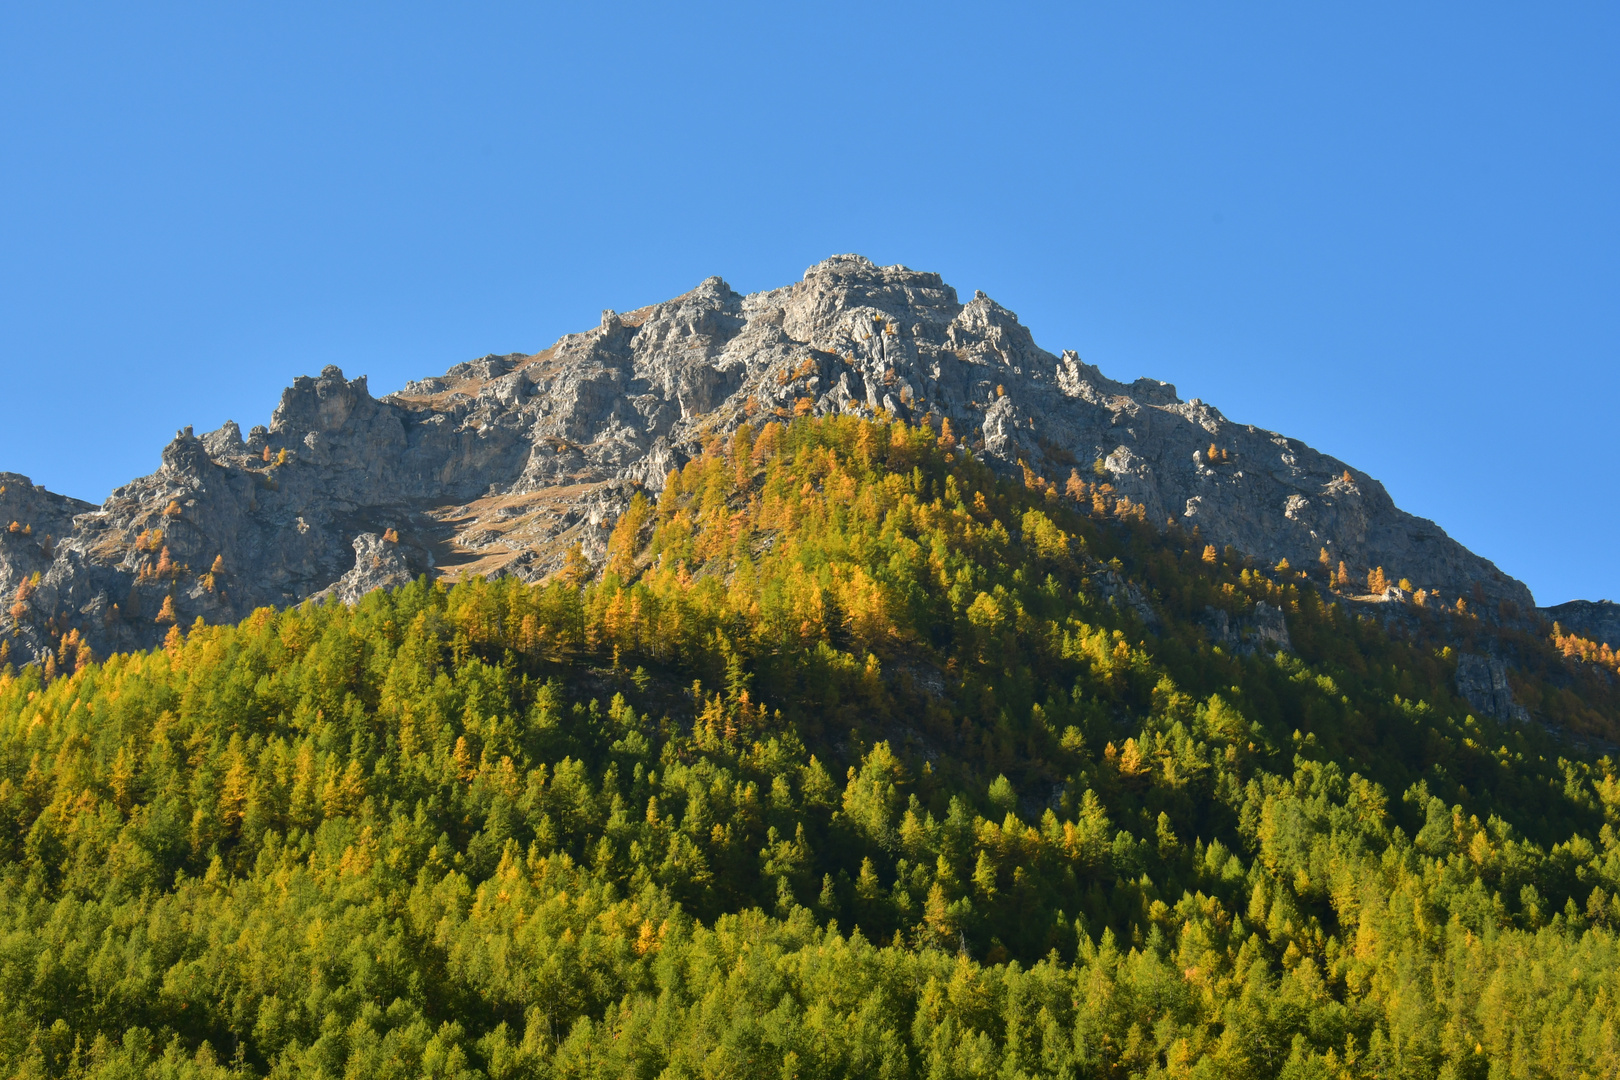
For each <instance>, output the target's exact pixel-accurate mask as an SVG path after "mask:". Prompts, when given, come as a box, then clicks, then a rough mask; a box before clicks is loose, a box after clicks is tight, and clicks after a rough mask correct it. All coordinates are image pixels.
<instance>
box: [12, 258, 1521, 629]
mask: <svg viewBox="0 0 1620 1080" xmlns="http://www.w3.org/2000/svg"><path fill="white" fill-rule="evenodd" d="M879 411H882V412H883V413H884V414H885V415H889V416H894V417H897V418H901V419H905V420H908V421H909V422H912V423H920V422H922V420H923V419H924V417H929V418H931V422H932V423H933V424H934V425H935V426H936V427H937V426H938V425H940V424H942V423H944V422H946V421H949V423H950V424H951V426H952V429H953V431H954V432H955V434H956V437H957V438H959V439H961V440H962V441H963V442H964V443H965V444H967V445H969V446H970V447H971V448H972V449H973V451H974V453H975V454H977V455H979V457H980V459H981V460H983V461H986V462H988V463H990V464H992V465H994V466H996V467H997V468H998V469H1000V470H1001V471H1003V472H1005V473H1008V474H1010V475H1015V476H1016V475H1018V474H1019V473H1020V471H1021V469H1022V468H1023V467H1028V468H1030V469H1032V470H1033V471H1034V473H1035V474H1036V475H1038V476H1040V477H1043V478H1046V479H1050V480H1055V481H1056V482H1058V483H1060V484H1062V483H1064V482H1065V481H1066V479H1067V478H1068V477H1069V475H1070V474H1071V473H1072V472H1075V471H1078V473H1079V474H1080V475H1081V476H1082V477H1083V478H1084V479H1086V480H1087V481H1088V482H1089V481H1091V480H1094V479H1096V474H1098V473H1106V476H1107V479H1108V482H1109V484H1110V485H1111V488H1112V491H1113V492H1114V493H1115V494H1117V495H1118V496H1119V497H1122V498H1129V499H1131V501H1132V503H1133V504H1134V505H1137V506H1140V507H1142V509H1143V511H1144V513H1145V514H1146V515H1147V518H1148V520H1149V521H1151V522H1152V523H1154V524H1155V525H1159V526H1163V525H1164V524H1166V523H1167V522H1169V521H1172V520H1173V521H1176V522H1178V523H1179V524H1181V525H1182V526H1183V527H1185V528H1189V529H1190V528H1192V527H1193V526H1194V525H1196V526H1197V527H1198V528H1199V530H1200V532H1201V534H1202V535H1203V536H1204V537H1205V538H1206V540H1207V541H1208V542H1210V543H1213V544H1215V545H1216V546H1217V548H1222V549H1224V548H1225V547H1226V546H1227V545H1230V546H1232V547H1234V548H1235V549H1236V550H1238V551H1241V552H1243V553H1245V554H1247V555H1251V556H1253V557H1255V558H1257V559H1260V560H1262V561H1263V562H1265V563H1266V564H1267V565H1273V564H1275V563H1277V562H1278V561H1279V560H1281V559H1283V558H1286V559H1288V560H1289V562H1290V564H1291V565H1294V566H1297V567H1302V568H1303V567H1314V566H1316V565H1317V561H1318V559H1319V558H1321V557H1322V554H1321V553H1322V552H1324V551H1325V552H1326V553H1327V558H1328V560H1329V562H1330V565H1332V566H1334V567H1337V565H1338V564H1339V563H1340V562H1343V563H1344V564H1345V565H1346V567H1347V568H1348V569H1349V571H1350V572H1351V573H1352V574H1354V575H1355V576H1356V578H1357V580H1358V581H1359V582H1364V581H1365V579H1366V574H1367V572H1368V571H1369V570H1371V569H1375V568H1378V567H1383V568H1384V569H1385V571H1386V576H1387V578H1388V581H1389V583H1390V584H1395V583H1397V582H1399V581H1400V580H1402V579H1405V580H1409V581H1411V582H1413V583H1414V587H1415V588H1422V589H1424V590H1426V591H1427V592H1428V593H1429V594H1431V595H1433V596H1435V597H1437V598H1443V600H1444V602H1446V603H1448V604H1455V602H1456V600H1457V599H1458V598H1465V599H1466V600H1467V602H1469V603H1475V602H1476V597H1477V598H1478V600H1479V601H1480V602H1479V604H1478V606H1480V607H1482V608H1487V609H1489V611H1488V612H1487V614H1489V615H1490V616H1491V617H1495V615H1496V613H1497V608H1498V607H1499V606H1500V605H1501V604H1503V603H1504V602H1505V603H1506V604H1507V605H1508V606H1509V607H1508V610H1509V611H1510V612H1516V613H1521V614H1528V613H1530V612H1531V611H1532V610H1533V601H1532V599H1531V596H1530V592H1529V590H1528V589H1526V588H1525V587H1524V586H1523V585H1522V584H1521V583H1519V582H1517V581H1515V580H1513V579H1511V578H1509V577H1507V576H1506V575H1504V574H1502V573H1501V572H1500V571H1499V570H1497V569H1496V567H1494V566H1493V565H1491V564H1490V563H1489V562H1487V561H1486V560H1484V559H1481V558H1479V557H1477V556H1475V555H1473V554H1472V553H1471V552H1469V551H1468V550H1466V549H1465V548H1463V547H1462V546H1461V545H1459V544H1457V543H1455V542H1454V541H1452V540H1451V539H1449V538H1448V537H1447V536H1446V534H1445V533H1444V532H1443V531H1442V530H1441V529H1440V528H1439V527H1438V526H1436V525H1434V524H1433V523H1432V522H1428V521H1424V520H1422V519H1419V518H1416V517H1413V516H1412V515H1410V514H1406V513H1404V512H1402V511H1401V510H1399V509H1398V508H1397V507H1396V506H1395V505H1394V504H1393V503H1392V501H1391V500H1390V498H1389V496H1388V494H1387V493H1386V492H1385V491H1384V489H1383V487H1382V485H1380V484H1379V483H1378V482H1377V481H1375V480H1373V479H1372V478H1371V477H1368V476H1367V475H1365V474H1364V473H1361V472H1358V471H1357V470H1355V469H1354V468H1351V467H1350V466H1348V465H1346V464H1345V463H1344V462H1341V461H1337V460H1335V459H1333V458H1330V457H1327V456H1325V455H1322V454H1319V453H1316V452H1315V451H1313V450H1312V449H1310V448H1309V447H1308V446H1305V445H1304V444H1302V443H1300V442H1299V441H1297V440H1294V439H1289V438H1286V437H1284V436H1281V435H1278V434H1276V433H1274V432H1270V431H1263V430H1260V429H1257V428H1255V427H1253V426H1250V425H1245V424H1235V423H1232V422H1230V421H1228V420H1227V419H1225V418H1224V417H1223V416H1222V415H1221V414H1220V412H1218V411H1217V410H1216V409H1215V408H1214V407H1213V406H1210V405H1207V404H1205V403H1203V402H1201V401H1199V400H1197V399H1193V400H1191V401H1182V400H1181V399H1179V398H1178V397H1177V396H1176V391H1175V388H1174V387H1172V386H1170V385H1168V384H1166V383H1160V382H1155V381H1153V380H1151V379H1138V380H1137V381H1136V382H1134V383H1129V384H1123V383H1117V382H1114V381H1113V380H1111V379H1108V378H1106V377H1104V376H1103V375H1102V374H1101V373H1100V372H1099V371H1098V370H1097V369H1096V368H1094V367H1091V366H1089V365H1087V364H1085V363H1083V362H1081V361H1080V360H1079V358H1078V357H1076V356H1075V355H1074V354H1073V353H1072V352H1064V353H1062V354H1061V355H1054V354H1052V353H1050V352H1047V351H1045V350H1044V349H1041V348H1040V347H1039V346H1037V345H1036V344H1035V342H1034V339H1033V338H1032V337H1031V336H1030V333H1029V331H1028V330H1027V329H1025V328H1024V327H1023V326H1022V325H1021V324H1020V323H1019V322H1018V320H1017V317H1016V316H1015V315H1013V313H1012V312H1010V311H1008V310H1006V309H1005V308H1003V307H1001V306H1000V305H998V304H997V303H995V302H994V301H993V300H990V299H988V298H987V297H985V296H983V295H982V294H980V295H977V296H975V297H974V298H973V299H972V300H970V301H968V302H967V303H966V304H963V303H960V302H959V301H958V299H957V295H956V291H955V290H954V289H952V288H951V287H950V286H948V285H946V284H944V283H943V282H942V281H941V280H940V278H939V276H938V275H937V274H929V273H919V272H916V271H912V270H908V269H906V268H904V267H877V266H874V265H872V264H871V263H870V262H868V261H867V260H865V259H862V258H859V257H856V256H841V257H837V258H833V259H829V260H827V261H826V262H823V263H821V264H818V265H817V266H814V267H812V268H810V269H809V270H808V271H806V273H805V275H804V279H803V280H802V281H801V282H799V283H798V284H795V285H791V286H788V287H786V288H781V289H775V290H772V291H769V292H762V293H755V294H752V295H748V296H742V295H739V294H737V293H735V292H733V291H732V290H731V289H730V288H729V287H728V286H727V285H726V284H725V282H723V281H721V280H720V279H719V278H710V279H709V280H707V281H705V282H704V283H703V284H701V285H700V286H698V287H697V288H696V289H694V290H693V291H692V292H690V293H687V294H686V295H684V296H681V297H678V298H676V299H674V300H671V301H668V302H666V303H662V304H656V305H653V306H651V307H647V308H642V309H640V310H638V311H635V312H631V313H629V314H627V315H619V314H615V313H613V312H611V311H610V312H604V313H603V316H602V321H601V325H600V326H599V327H598V328H596V329H594V330H590V331H587V332H585V333H581V334H569V335H566V336H565V337H563V338H562V339H561V340H560V341H558V342H557V343H556V344H555V345H553V346H552V347H551V348H549V349H546V350H544V351H543V352H540V353H537V354H535V355H532V356H522V355H512V356H489V357H485V358H484V359H482V360H478V361H474V362H472V363H468V364H462V365H459V366H458V367H456V368H454V369H452V370H451V371H450V372H449V373H448V374H446V375H445V376H443V377H440V378H433V379H426V380H423V381H420V382H415V383H411V384H410V385H408V386H406V387H405V388H404V389H403V390H402V391H400V392H399V393H395V394H391V395H389V396H387V397H385V398H382V399H376V398H373V397H372V396H371V394H370V392H369V390H368V388H367V384H366V380H365V379H364V378H363V377H362V378H357V379H353V380H349V379H345V378H344V376H343V373H342V372H341V371H339V370H338V369H337V368H335V367H328V368H327V369H326V370H325V371H324V372H322V373H321V375H320V376H319V377H316V378H299V379H297V380H295V381H294V383H293V385H292V386H291V387H290V388H289V389H288V390H287V391H286V392H285V393H284V395H283V397H282V400H281V404H280V405H279V406H278V407H277V408H276V410H275V414H274V416H273V417H272V418H271V421H270V424H269V425H268V426H267V427H265V426H257V427H254V428H252V430H251V431H249V433H248V434H247V436H246V437H245V438H244V437H243V436H242V433H241V431H240V429H239V428H238V426H237V425H236V424H234V423H227V424H226V425H225V426H224V427H223V428H221V429H219V430H217V431H214V432H211V433H209V434H206V435H203V436H201V437H197V436H194V435H193V434H191V432H190V429H186V430H185V431H183V432H181V433H180V434H179V435H177V436H176V438H175V439H174V441H173V442H172V443H170V444H169V446H167V447H166V448H164V450H163V455H162V457H163V465H162V467H161V468H160V469H159V470H158V471H157V472H155V473H153V474H152V475H150V476H145V477H141V478H139V479H137V480H134V481H132V482H131V483H129V484H127V485H125V486H124V487H121V488H119V489H117V490H116V491H114V492H113V493H112V495H111V496H110V497H109V498H108V499H107V500H106V502H104V503H103V504H102V505H101V506H100V507H93V506H89V505H87V504H83V503H77V502H74V501H72V500H66V499H62V498H60V497H57V496H54V495H50V494H48V493H46V492H43V491H42V490H40V489H37V488H35V487H34V486H33V485H31V484H30V483H28V482H27V480H26V479H24V478H21V477H15V476H6V477H4V478H0V487H3V488H4V491H3V493H0V517H3V518H4V521H3V522H0V526H4V525H6V524H9V523H10V522H12V521H16V522H18V524H19V528H26V529H29V530H31V531H30V532H29V533H28V534H27V535H20V534H12V533H3V532H0V596H5V597H9V598H11V599H10V600H8V602H7V603H6V604H4V605H0V633H6V634H9V635H10V636H11V637H13V638H14V639H15V641H14V643H13V645H12V648H13V650H14V651H18V650H20V651H21V652H22V653H26V654H27V655H28V656H31V657H35V658H41V659H42V658H43V657H44V655H45V654H46V652H47V651H50V650H52V649H55V648H57V647H58V644H59V641H60V636H61V634H62V633H64V632H67V631H69V630H76V631H77V632H78V636H79V639H80V640H83V641H85V642H87V643H89V644H90V645H91V647H92V648H93V649H95V650H96V652H97V653H98V654H99V655H106V654H107V653H109V652H111V651H114V650H117V649H127V648H139V647H146V646H150V645H153V644H155V643H157V642H158V641H161V640H162V638H163V634H164V632H165V631H166V629H167V627H168V626H169V625H172V624H173V623H176V622H178V623H180V624H183V625H189V624H190V623H191V622H192V621H193V620H194V619H196V618H198V617H201V618H203V619H204V620H205V621H207V622H211V623H214V622H226V621H235V620H237V619H240V618H243V617H245V616H246V615H247V614H249V613H250V612H251V611H253V610H254V609H255V608H257V607H260V606H264V605H272V606H278V605H284V604H288V603H294V602H297V601H299V600H302V599H304V598H306V597H308V596H311V595H314V594H316V593H319V592H321V591H323V590H329V589H331V590H335V591H336V592H338V593H339V594H341V595H343V596H345V597H347V598H350V599H352V598H354V597H355V596H358V595H360V594H361V593H363V592H364V591H366V590H367V589H368V588H372V587H377V586H379V585H383V584H390V583H395V584H397V583H399V582H401V581H404V580H409V579H410V578H412V577H414V576H416V575H417V574H419V573H423V572H432V573H434V574H436V575H446V576H449V577H451V578H458V577H460V576H463V575H466V574H472V573H482V574H486V575H489V574H496V573H501V574H512V575H516V576H518V577H521V578H522V579H524V580H526V581H535V580H539V579H541V578H543V577H545V576H546V575H548V574H549V573H552V572H554V571H555V570H556V569H557V568H558V567H560V566H561V565H562V561H563V558H564V556H565V554H566V552H567V551H568V550H569V549H570V548H571V547H573V546H574V545H576V544H577V545H580V546H581V547H582V548H583V550H584V552H585V553H586V555H587V556H590V557H593V558H600V554H601V550H602V545H603V543H604V541H605V537H606V535H607V530H608V528H609V527H610V526H611V523H612V522H613V521H614V520H615V519H616V518H617V516H618V515H619V514H620V513H622V512H623V510H624V508H625V506H627V505H628V503H629V499H630V497H631V495H632V494H633V493H634V492H635V491H636V490H638V489H639V490H646V491H648V492H650V493H653V494H656V493H657V492H658V490H659V489H660V488H661V486H662V485H663V483H664V478H665V476H666V475H667V474H668V473H669V471H670V470H671V469H672V468H676V467H679V466H680V465H682V464H683V463H684V462H686V461H688V460H691V459H692V458H693V457H694V456H696V455H697V454H698V453H700V452H701V448H702V445H703V443H704V442H705V440H707V439H710V438H714V437H717V436H718V437H726V436H728V435H729V434H730V433H731V432H732V431H734V430H736V428H737V426H738V425H739V424H741V423H743V422H745V421H748V422H752V423H754V424H756V425H757V424H758V423H760V422H761V421H763V420H767V419H772V418H778V419H780V418H792V417H794V416H798V415H815V416H826V415H845V414H850V413H855V414H860V415H865V416H872V415H875V414H876V413H877V412H879ZM385 535H388V536H390V537H391V538H392V539H391V542H390V543H388V544H387V545H386V547H385V546H383V545H381V544H380V543H379V540H380V539H381V538H382V537H383V536H385ZM165 553H166V554H165ZM35 575H38V576H37V580H36V578H35ZM25 582H29V583H30V584H29V585H28V586H27V589H26V591H27V595H26V596H25V597H24V598H23V601H21V602H19V601H18V600H16V598H15V597H16V592H17V590H18V589H19V587H22V586H23V585H24V583H25ZM19 605H20V606H19ZM14 609H15V611H16V612H17V613H16V614H14V613H13V610H14Z"/></svg>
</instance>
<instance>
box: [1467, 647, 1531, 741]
mask: <svg viewBox="0 0 1620 1080" xmlns="http://www.w3.org/2000/svg"><path fill="white" fill-rule="evenodd" d="M1457 695H1458V696H1459V697H1461V698H1462V699H1463V700H1464V701H1466V702H1468V704H1470V705H1472V706H1473V707H1474V708H1476V709H1478V710H1479V711H1480V712H1481V713H1483V714H1485V715H1486V716H1489V717H1492V718H1493V719H1496V720H1511V721H1514V722H1516V723H1520V724H1525V723H1529V722H1530V711H1529V710H1528V709H1526V708H1525V707H1524V706H1523V705H1520V704H1519V703H1518V702H1516V701H1514V700H1513V687H1512V686H1511V685H1509V683H1508V673H1507V664H1506V663H1505V662H1504V661H1503V660H1502V659H1501V657H1497V656H1480V655H1479V654H1477V653H1460V654H1458V656H1457Z"/></svg>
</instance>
